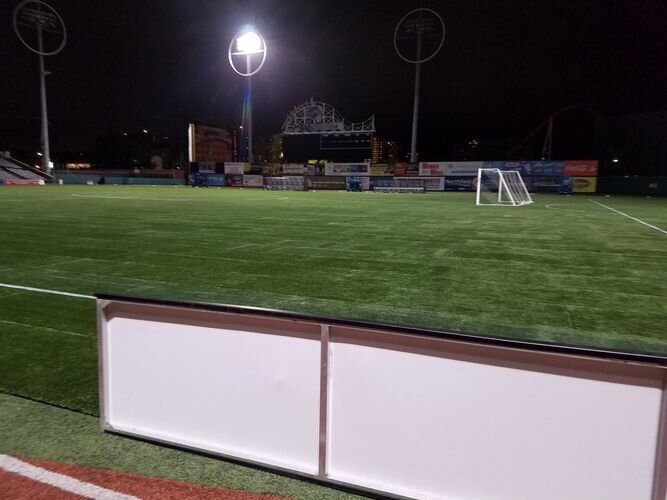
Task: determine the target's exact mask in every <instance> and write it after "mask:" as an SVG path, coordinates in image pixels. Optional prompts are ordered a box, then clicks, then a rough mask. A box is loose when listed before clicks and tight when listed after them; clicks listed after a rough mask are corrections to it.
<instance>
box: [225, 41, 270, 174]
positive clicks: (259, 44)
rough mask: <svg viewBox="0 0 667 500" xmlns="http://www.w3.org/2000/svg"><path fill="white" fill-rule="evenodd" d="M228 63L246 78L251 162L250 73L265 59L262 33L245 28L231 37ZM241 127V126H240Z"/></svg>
mask: <svg viewBox="0 0 667 500" xmlns="http://www.w3.org/2000/svg"><path fill="white" fill-rule="evenodd" d="M227 57H228V58H229V64H230V66H231V67H232V69H233V70H234V71H236V73H238V74H239V75H241V76H244V77H246V78H247V79H248V91H247V96H246V100H247V101H246V102H247V105H246V107H245V110H244V114H245V117H246V118H245V124H246V134H247V137H248V161H249V162H250V163H252V162H253V161H254V156H253V153H252V83H251V82H252V75H254V74H255V73H257V72H258V71H259V70H260V69H261V68H262V66H263V65H264V61H266V41H264V38H263V37H262V35H260V34H259V33H257V32H256V31H254V30H253V29H251V28H246V29H244V30H242V31H241V32H240V33H238V34H237V35H236V36H234V38H232V41H231V43H230V44H229V50H228V51H227ZM240 129H243V127H240Z"/></svg>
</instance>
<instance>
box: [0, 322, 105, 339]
mask: <svg viewBox="0 0 667 500" xmlns="http://www.w3.org/2000/svg"><path fill="white" fill-rule="evenodd" d="M0 323H3V324H5V325H15V326H24V327H28V328H36V329H38V330H46V331H47V332H55V333H62V334H64V335H74V336H76V337H88V338H94V337H93V336H91V335H86V334H85V333H77V332H70V331H69V330H58V329H56V328H49V327H48V326H38V325H31V324H28V323H19V322H17V321H8V320H6V319H0Z"/></svg>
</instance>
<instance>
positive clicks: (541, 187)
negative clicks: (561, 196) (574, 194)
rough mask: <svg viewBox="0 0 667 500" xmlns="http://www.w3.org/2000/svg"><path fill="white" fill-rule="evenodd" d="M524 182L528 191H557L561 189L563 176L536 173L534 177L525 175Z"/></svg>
mask: <svg viewBox="0 0 667 500" xmlns="http://www.w3.org/2000/svg"><path fill="white" fill-rule="evenodd" d="M523 182H524V184H525V185H526V189H528V191H540V192H548V193H555V192H558V191H560V189H561V184H563V176H544V175H540V176H537V175H534V176H532V177H524V178H523Z"/></svg>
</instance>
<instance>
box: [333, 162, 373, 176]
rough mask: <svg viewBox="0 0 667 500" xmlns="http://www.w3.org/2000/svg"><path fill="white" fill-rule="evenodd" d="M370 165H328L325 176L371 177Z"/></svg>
mask: <svg viewBox="0 0 667 500" xmlns="http://www.w3.org/2000/svg"><path fill="white" fill-rule="evenodd" d="M370 170H371V168H370V163H327V164H326V165H325V166H324V175H369V174H370Z"/></svg>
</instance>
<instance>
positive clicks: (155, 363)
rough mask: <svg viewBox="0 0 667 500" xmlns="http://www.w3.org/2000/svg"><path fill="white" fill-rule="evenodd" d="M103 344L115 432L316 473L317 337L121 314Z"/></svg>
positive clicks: (110, 419)
mask: <svg viewBox="0 0 667 500" xmlns="http://www.w3.org/2000/svg"><path fill="white" fill-rule="evenodd" d="M106 336H107V337H106V339H105V340H106V342H105V350H106V352H105V359H104V368H105V377H106V378H105V401H106V405H107V407H106V412H105V413H106V415H105V416H106V419H107V423H108V424H109V425H111V426H112V427H113V428H114V429H115V430H118V431H124V432H130V433H133V434H139V435H143V436H146V437H152V438H156V439H161V440H164V441H167V442H172V443H177V444H182V445H186V446H190V447H196V448H201V449H205V450H208V451H212V452H217V453H222V454H227V455H233V456H236V457H239V458H243V459H247V460H252V461H258V462H263V463H267V464H271V465H275V466H279V467H286V468H290V469H294V470H297V471H301V472H305V473H309V474H317V471H318V443H319V407H318V405H319V397H320V343H319V338H317V337H313V338H312V339H309V338H304V337H303V336H295V337H290V336H285V335H272V334H266V333H252V332H247V331H238V330H227V329H215V328H208V327H204V326H193V325H183V324H171V323H162V322H156V321H143V320H138V319H130V318H126V317H122V316H121V317H114V318H113V319H111V320H110V321H109V322H108V323H107V331H106Z"/></svg>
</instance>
